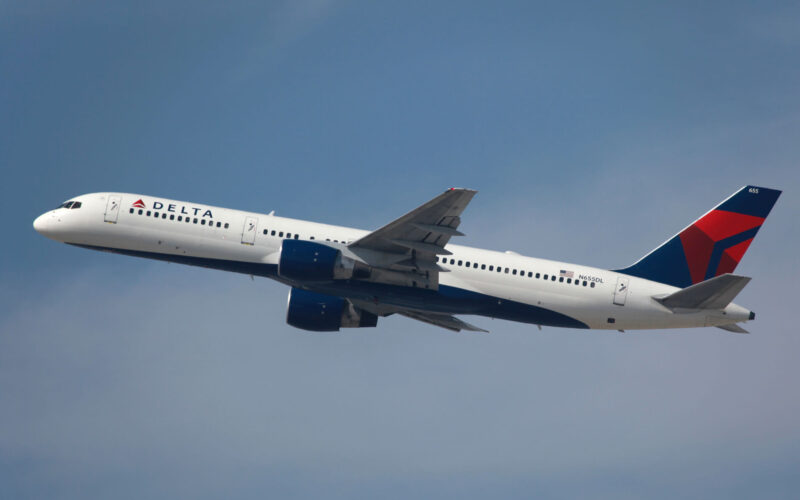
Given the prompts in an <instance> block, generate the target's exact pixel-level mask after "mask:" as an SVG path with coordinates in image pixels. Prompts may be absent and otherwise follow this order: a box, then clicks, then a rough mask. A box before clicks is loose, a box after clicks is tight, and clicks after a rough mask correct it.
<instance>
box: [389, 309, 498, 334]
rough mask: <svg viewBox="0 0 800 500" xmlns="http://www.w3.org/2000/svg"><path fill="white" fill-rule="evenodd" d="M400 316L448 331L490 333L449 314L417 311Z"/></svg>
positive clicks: (404, 312) (406, 312) (402, 312)
mask: <svg viewBox="0 0 800 500" xmlns="http://www.w3.org/2000/svg"><path fill="white" fill-rule="evenodd" d="M398 314H402V315H403V316H405V317H407V318H411V319H416V320H418V321H422V322H424V323H428V324H431V325H434V326H440V327H442V328H447V329H448V330H452V331H454V332H460V331H461V330H467V331H470V332H483V333H489V330H484V329H483V328H479V327H477V326H475V325H471V324H469V323H467V322H466V321H462V320H460V319H458V318H456V317H455V316H450V315H449V314H438V313H427V312H426V313H423V312H417V311H399V312H398Z"/></svg>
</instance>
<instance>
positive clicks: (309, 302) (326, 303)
mask: <svg viewBox="0 0 800 500" xmlns="http://www.w3.org/2000/svg"><path fill="white" fill-rule="evenodd" d="M286 322H287V323H288V324H290V325H292V326H293V327H295V328H300V329H302V330H310V331H313V332H338V331H339V329H340V328H365V327H373V326H377V324H378V317H377V316H376V315H374V314H372V313H370V312H367V311H365V310H363V309H360V308H358V307H356V306H354V305H353V303H352V302H350V301H349V300H347V299H343V298H341V297H334V296H332V295H324V294H321V293H316V292H311V291H308V290H303V289H302V288H292V289H291V290H289V306H288V308H287V310H286Z"/></svg>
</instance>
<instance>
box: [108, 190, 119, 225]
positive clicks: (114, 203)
mask: <svg viewBox="0 0 800 500" xmlns="http://www.w3.org/2000/svg"><path fill="white" fill-rule="evenodd" d="M121 202H122V198H121V197H119V196H109V197H108V203H106V214H105V218H104V220H105V221H106V222H111V223H114V224H116V223H117V217H119V204H120V203H121Z"/></svg>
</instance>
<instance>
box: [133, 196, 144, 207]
mask: <svg viewBox="0 0 800 500" xmlns="http://www.w3.org/2000/svg"><path fill="white" fill-rule="evenodd" d="M133 207H134V208H145V206H144V202H143V201H142V199H141V198H139V199H138V200H136V201H135V202H134V203H133Z"/></svg>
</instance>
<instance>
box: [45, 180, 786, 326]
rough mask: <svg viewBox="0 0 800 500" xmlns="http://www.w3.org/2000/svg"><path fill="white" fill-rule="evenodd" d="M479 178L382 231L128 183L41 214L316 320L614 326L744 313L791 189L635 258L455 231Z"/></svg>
mask: <svg viewBox="0 0 800 500" xmlns="http://www.w3.org/2000/svg"><path fill="white" fill-rule="evenodd" d="M475 193H476V192H475V191H472V190H469V189H460V188H452V189H449V190H447V191H445V192H444V193H442V194H440V195H439V196H437V197H435V198H433V199H432V200H430V201H428V202H427V203H425V204H423V205H421V206H420V207H418V208H415V209H414V210H412V211H411V212H409V213H407V214H406V215H403V216H402V217H400V218H399V219H396V220H394V221H392V222H390V223H389V224H387V225H385V226H383V227H381V228H379V229H376V230H374V231H364V230H360V229H353V228H349V227H341V226H332V225H328V224H320V223H316V222H309V221H304V220H296V219H289V218H284V217H278V216H276V215H275V214H274V212H271V213H269V214H258V213H251V212H242V211H239V210H231V209H227V208H219V207H212V206H208V205H202V204H197V203H188V202H182V201H176V200H168V199H164V198H159V197H153V196H145V195H138V194H127V193H92V194H85V195H82V196H78V197H75V198H71V199H70V200H69V201H67V202H65V203H63V204H62V205H61V206H59V207H58V208H57V209H55V210H51V211H49V212H47V213H45V214H43V215H41V216H40V217H38V218H37V219H36V220H35V221H34V223H33V227H34V228H35V229H36V231H38V232H39V233H41V234H43V235H44V236H47V237H48V238H51V239H54V240H57V241H61V242H64V243H68V244H70V245H76V246H80V247H84V248H89V249H93V250H104V251H108V252H114V253H118V254H123V255H132V256H136V257H145V258H149V259H157V260H163V261H168V262H177V263H180V264H188V265H193V266H201V267H207V268H211V269H219V270H223V271H232V272H237V273H242V274H248V275H251V276H262V277H265V278H271V279H274V280H276V281H278V282H280V283H283V284H285V285H287V286H289V287H291V289H290V291H289V303H288V307H287V315H286V321H287V322H288V323H289V324H290V325H292V326H294V327H297V328H301V329H304V330H312V331H338V330H339V329H340V328H359V327H374V326H376V325H377V322H378V318H379V317H382V316H388V315H391V314H400V315H402V316H406V317H408V318H412V319H415V320H419V321H424V322H426V323H430V324H433V325H436V326H440V327H443V328H447V329H449V330H454V331H461V330H469V331H486V330H483V329H482V328H480V327H478V326H474V325H471V324H470V323H467V322H466V321H464V320H462V319H459V318H458V317H457V315H477V316H485V317H490V318H499V319H505V320H510V321H519V322H523V323H529V324H533V325H539V327H541V326H542V325H544V326H558V327H567V328H594V329H606V330H608V329H613V330H620V331H624V330H634V329H664V328H691V327H704V326H716V327H718V328H722V329H724V330H727V331H731V332H738V333H747V332H746V330H744V328H742V327H741V326H740V325H739V324H740V323H743V322H746V321H749V320H752V319H754V318H755V314H754V313H753V312H752V311H750V310H749V309H747V308H745V307H742V306H739V305H736V304H734V303H733V302H732V301H733V299H734V298H735V297H736V295H737V294H738V293H739V292H740V291H741V290H742V288H744V286H745V285H747V283H748V282H749V281H750V278H747V277H744V276H739V275H736V274H733V272H734V270H735V269H736V266H737V264H738V263H739V261H740V259H741V258H742V256H743V255H744V253H745V251H746V250H747V248H748V247H749V246H750V243H751V242H752V241H753V238H754V237H755V235H756V233H757V232H758V230H759V228H760V227H761V225H762V223H763V222H764V220H765V219H766V217H767V215H768V214H769V212H770V210H771V209H772V206H773V205H774V204H775V202H776V200H777V199H778V196H779V195H780V193H781V192H780V191H777V190H774V189H767V188H763V187H757V186H745V187H743V188H741V189H740V190H739V191H737V192H736V193H734V194H733V195H731V196H730V197H729V198H727V199H726V200H724V201H723V202H722V203H720V204H719V205H717V206H716V207H715V208H714V209H712V210H711V211H709V212H708V213H706V214H705V215H703V216H702V217H700V218H699V219H697V220H696V221H695V222H693V223H692V224H690V225H689V226H688V227H686V228H685V229H683V230H682V231H680V232H679V233H678V234H677V235H675V236H673V237H672V238H670V239H669V240H667V241H666V242H665V243H663V244H662V245H661V246H659V247H657V248H656V249H655V250H653V251H651V252H650V253H648V254H647V255H645V256H644V257H642V258H641V259H639V260H638V261H637V262H636V263H634V264H633V265H631V266H629V267H626V268H624V269H617V270H606V269H597V268H593V267H588V266H583V265H578V264H568V263H565V262H556V261H551V260H544V259H537V258H532V257H525V256H522V255H519V254H517V253H514V252H496V251H491V250H483V249H480V248H470V247H466V246H460V245H453V244H450V239H451V238H453V237H459V236H463V234H462V233H461V232H460V231H459V226H460V225H461V214H462V212H463V211H464V209H465V208H466V207H467V204H468V203H469V202H470V200H471V199H472V197H473V196H474V195H475Z"/></svg>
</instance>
